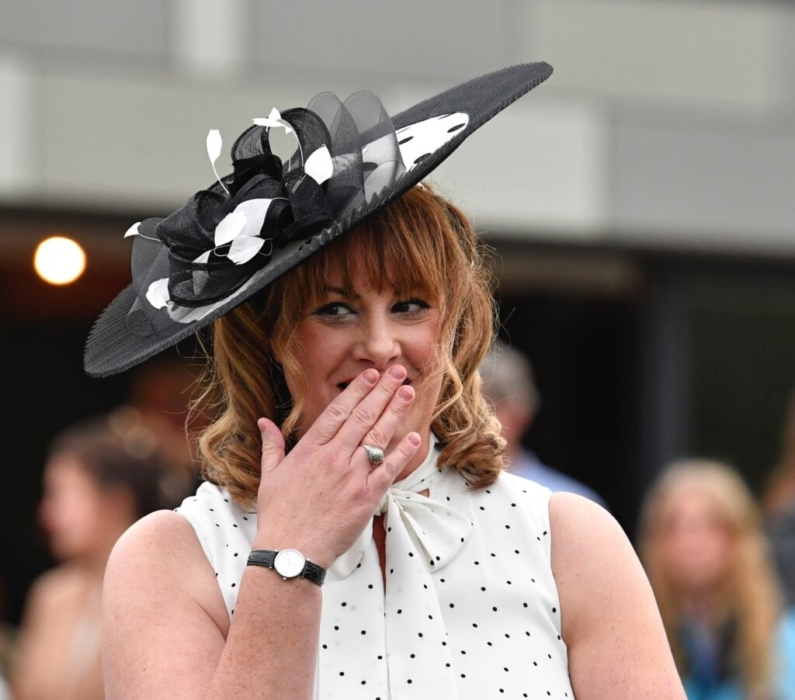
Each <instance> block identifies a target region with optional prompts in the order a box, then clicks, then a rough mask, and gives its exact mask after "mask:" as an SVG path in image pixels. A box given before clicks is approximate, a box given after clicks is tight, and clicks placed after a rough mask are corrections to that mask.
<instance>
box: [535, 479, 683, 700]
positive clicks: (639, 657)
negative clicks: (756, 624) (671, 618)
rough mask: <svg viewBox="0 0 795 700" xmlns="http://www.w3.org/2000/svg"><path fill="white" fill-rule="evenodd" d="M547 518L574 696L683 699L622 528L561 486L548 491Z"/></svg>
mask: <svg viewBox="0 0 795 700" xmlns="http://www.w3.org/2000/svg"><path fill="white" fill-rule="evenodd" d="M550 520H551V527H552V570H553V573H554V576H555V581H556V583H557V586H558V592H559V595H560V608H561V614H562V624H563V638H564V640H565V642H566V644H567V646H568V649H569V673H570V675H571V680H572V685H573V688H574V693H575V695H576V697H577V700H602V699H603V698H610V699H611V700H636V699H637V698H644V700H685V694H684V690H683V689H682V684H681V682H680V680H679V676H678V674H677V671H676V667H675V666H674V662H673V658H672V656H671V651H670V649H669V646H668V640H667V639H666V636H665V631H664V629H663V625H662V621H661V619H660V615H659V612H658V610H657V605H656V602H655V600H654V595H653V593H652V590H651V586H650V585H649V582H648V580H647V579H646V575H645V573H644V571H643V569H642V567H641V565H640V562H639V561H638V558H637V557H636V556H635V552H634V551H633V549H632V546H631V545H630V543H629V541H628V539H627V537H626V535H625V534H624V532H623V530H622V529H621V527H620V526H619V525H618V523H617V522H616V521H615V519H613V517H612V516H610V515H609V514H608V513H607V512H606V511H605V510H603V509H602V508H601V507H599V506H598V505H596V504H595V503H592V502H591V501H589V500H587V499H585V498H582V497H580V496H576V495H574V494H568V493H559V494H554V495H553V496H552V500H551V502H550Z"/></svg>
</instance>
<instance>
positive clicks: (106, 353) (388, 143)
mask: <svg viewBox="0 0 795 700" xmlns="http://www.w3.org/2000/svg"><path fill="white" fill-rule="evenodd" d="M551 74H552V67H551V66H549V65H548V64H546V63H529V64H525V65H518V66H513V67H511V68H505V69H503V70H500V71H497V72H495V73H490V74H488V75H484V76H481V77H480V78H475V79H474V80H470V81H468V82H466V83H463V84H461V85H459V86H457V87H454V88H452V89H450V90H447V91H446V92H443V93H441V94H439V95H436V96H435V97H432V98H430V99H427V100H425V101H423V102H420V103H419V104H417V105H415V106H414V107H411V108H410V109H407V110H406V111H404V112H401V113H400V114H398V115H397V116H395V117H393V118H390V117H389V115H388V114H387V112H386V110H385V109H384V108H383V106H382V105H381V102H380V101H379V99H378V98H377V97H376V96H375V95H374V94H372V93H370V92H358V93H356V94H354V95H352V96H351V97H349V98H348V99H347V100H346V101H345V102H344V103H343V102H340V100H339V99H337V97H336V96H335V95H333V94H332V93H328V92H326V93H321V94H320V95H318V96H317V97H315V98H314V99H313V100H312V101H311V102H310V103H309V105H308V107H307V108H306V109H300V108H299V109H290V110H286V111H283V112H281V113H279V112H278V111H277V110H275V109H274V110H272V111H271V113H270V115H269V116H268V117H266V118H262V119H255V120H254V126H252V127H250V128H249V129H247V130H246V131H245V132H243V134H241V136H240V137H239V138H238V139H237V141H236V142H235V144H234V146H233V147H232V163H233V173H232V174H230V175H227V176H226V177H223V178H219V179H218V181H217V182H215V183H214V184H213V185H212V186H211V187H209V188H208V189H206V190H202V191H200V192H198V193H196V194H195V195H194V196H193V197H192V198H191V199H190V200H189V201H188V203H187V204H186V205H185V206H184V207H182V208H181V209H179V210H178V211H176V212H174V213H173V214H171V215H170V216H168V217H166V218H165V219H147V220H146V221H143V222H141V223H139V224H136V225H135V226H133V227H132V228H131V229H130V230H129V231H128V232H127V234H126V235H128V236H132V237H134V243H133V252H132V277H133V281H132V283H131V284H130V285H129V286H128V287H127V288H126V289H124V291H122V292H121V293H120V294H119V295H118V296H117V297H116V298H115V299H114V300H113V301H112V302H111V304H110V305H109V306H108V308H107V309H105V311H104V312H103V313H102V315H101V316H100V317H99V319H98V320H97V322H96V324H95V325H94V328H93V329H92V331H91V334H90V335H89V338H88V341H87V343H86V351H85V358H84V365H85V369H86V372H87V373H88V374H89V375H91V376H95V377H104V376H108V375H111V374H115V373H117V372H121V371H123V370H126V369H129V368H130V367H133V366H134V365H136V364H138V363H140V362H142V361H144V360H146V359H148V358H149V357H152V356H153V355H156V354H157V353H159V352H161V351H163V350H165V349H166V348H168V347H171V346H172V345H175V344H176V343H178V342H179V341H180V340H182V339H184V338H187V337H188V336H190V335H192V334H193V333H195V332H196V331H198V330H199V329H201V328H203V327H204V326H206V325H208V324H209V323H211V322H212V321H214V320H215V319H217V318H218V317H219V316H221V315H223V314H225V313H226V312H227V311H229V310H230V309H232V308H234V307H235V306H237V305H238V304H240V303H241V302H242V301H244V300H245V299H247V298H248V297H250V296H251V295H252V294H254V293H255V292H257V291H259V290H261V289H263V288H264V287H266V286H267V285H268V284H270V283H271V282H272V281H273V280H274V279H276V278H277V277H279V276H280V275H282V274H283V273H285V272H286V271H287V270H289V269H290V268H292V267H294V266H295V265H297V264H299V263H300V262H301V261H302V260H304V259H306V258H307V257H308V256H310V255H311V254H312V253H314V252H315V251H317V250H318V249H320V248H322V247H323V246H324V245H326V244H327V243H328V242H330V241H332V240H334V239H335V238H337V236H340V235H341V234H343V233H345V231H348V230H349V229H351V228H353V227H354V226H356V225H357V224H359V223H360V222H362V221H363V220H364V219H365V218H366V217H367V216H369V215H370V214H372V213H373V212H376V211H378V210H379V209H381V208H382V207H384V206H386V205H387V204H389V203H390V202H392V201H393V200H395V199H396V198H397V197H400V196H401V195H402V194H404V193H405V192H406V191H407V190H409V189H410V188H411V187H413V186H414V185H416V184H417V183H419V182H420V181H421V180H422V179H423V178H424V177H426V176H427V175H428V174H429V173H430V172H431V171H432V170H433V169H434V168H436V166H438V165H439V164H440V163H441V162H442V161H443V160H444V159H445V158H447V156H449V155H450V154H451V153H452V152H453V151H454V150H455V149H456V148H457V147H458V146H459V145H460V144H461V143H462V142H463V141H464V139H465V138H467V136H469V135H470V134H471V133H472V132H473V131H475V130H476V129H477V128H478V127H480V126H481V125H483V124H485V123H486V122H487V121H488V120H489V119H491V118H492V117H493V116H494V115H495V114H497V113H498V112H500V111H502V110H503V109H505V108H506V107H507V106H508V105H509V104H511V103H512V102H513V101H514V100H516V99H518V98H519V97H521V96H522V95H524V94H525V93H527V92H529V91H530V90H532V89H533V88H534V87H536V85H539V84H540V83H542V82H543V81H544V80H546V79H547V78H548V77H549V76H550V75H551ZM274 128H283V129H285V131H286V132H287V133H289V134H294V135H295V138H296V140H297V144H298V147H297V149H296V151H295V152H294V153H293V155H292V156H290V158H289V159H288V160H287V161H286V162H284V163H282V161H281V160H280V159H279V158H278V157H277V156H276V155H274V154H273V153H272V151H271V148H270V144H269V133H270V130H271V129H274ZM220 142H221V138H220V135H219V134H218V132H217V131H211V132H210V134H209V135H208V137H207V149H208V154H209V155H210V158H211V160H212V162H213V167H215V165H214V163H215V159H216V158H217V157H218V155H219V153H220Z"/></svg>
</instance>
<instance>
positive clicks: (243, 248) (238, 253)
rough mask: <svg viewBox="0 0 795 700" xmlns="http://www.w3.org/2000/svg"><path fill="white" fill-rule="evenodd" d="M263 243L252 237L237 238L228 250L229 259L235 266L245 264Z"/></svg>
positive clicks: (259, 239)
mask: <svg viewBox="0 0 795 700" xmlns="http://www.w3.org/2000/svg"><path fill="white" fill-rule="evenodd" d="M264 243H265V241H264V240H262V239H261V238H255V237H252V236H238V237H237V238H236V239H235V240H234V241H232V245H231V247H230V248H229V259H230V260H231V261H232V262H233V263H235V264H236V265H242V264H243V263H247V262H248V261H249V260H251V258H253V257H254V256H255V255H256V254H257V253H259V251H260V248H262V246H263V245H264Z"/></svg>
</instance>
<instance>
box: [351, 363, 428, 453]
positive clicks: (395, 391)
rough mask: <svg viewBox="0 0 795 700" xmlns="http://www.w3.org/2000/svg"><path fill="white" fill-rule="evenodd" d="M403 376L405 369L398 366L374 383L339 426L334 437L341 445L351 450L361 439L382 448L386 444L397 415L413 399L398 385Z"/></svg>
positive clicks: (401, 383)
mask: <svg viewBox="0 0 795 700" xmlns="http://www.w3.org/2000/svg"><path fill="white" fill-rule="evenodd" d="M405 379H406V370H405V368H403V367H401V366H400V365H394V366H392V367H390V368H389V369H388V370H387V371H386V372H384V374H383V375H382V376H381V380H380V381H379V382H378V384H377V385H376V386H375V387H374V388H373V390H372V391H371V392H370V393H369V394H367V396H365V397H364V398H362V400H361V401H359V403H358V404H357V405H356V407H355V408H354V409H353V410H352V411H351V414H350V418H348V420H346V421H345V422H344V423H343V424H342V425H341V426H340V429H339V431H338V432H337V438H338V439H339V440H340V443H341V445H343V446H344V447H347V448H348V449H350V450H351V452H352V451H353V450H355V449H356V448H357V447H358V446H359V445H360V444H361V443H362V442H364V443H367V444H372V445H374V446H375V447H380V448H382V449H383V448H385V447H386V446H387V445H388V444H389V442H390V441H391V440H392V437H393V436H394V434H395V431H396V430H397V428H398V424H399V421H398V418H399V417H400V415H401V414H402V413H403V411H404V410H405V408H406V407H407V406H408V405H409V404H410V403H411V402H412V401H413V400H414V390H413V389H412V388H411V387H409V386H406V387H402V385H403V381H404V380H405ZM403 389H406V390H407V391H403ZM368 436H369V439H368Z"/></svg>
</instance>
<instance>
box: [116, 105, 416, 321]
mask: <svg viewBox="0 0 795 700" xmlns="http://www.w3.org/2000/svg"><path fill="white" fill-rule="evenodd" d="M254 121H255V126H252V127H250V128H249V129H247V130H246V131H245V132H243V134H241V136H240V137H239V138H238V139H237V141H236V142H235V144H234V146H233V147H232V163H233V173H232V175H229V176H227V177H225V178H223V179H219V180H218V182H216V183H214V184H213V185H212V186H211V187H210V188H208V189H205V190H201V191H200V192H198V193H196V194H195V195H194V196H193V197H192V198H191V199H190V200H189V201H188V203H187V204H186V205H185V206H184V207H182V208H181V209H179V210H177V211H176V212H174V213H173V214H171V215H170V216H168V217H167V218H165V219H163V220H162V221H160V222H159V223H157V224H156V226H155V228H154V233H155V235H156V237H157V240H159V241H160V243H162V245H163V246H165V251H167V253H166V254H167V260H168V270H167V272H166V270H165V269H164V268H163V264H162V263H163V262H164V260H163V258H164V250H162V249H161V250H158V249H157V246H154V247H153V246H152V245H151V243H152V242H154V241H153V238H154V237H153V236H149V235H147V234H146V233H144V232H143V231H141V230H140V227H139V230H138V231H137V233H139V234H140V235H139V237H138V239H137V240H136V244H135V246H136V248H140V250H139V251H136V252H134V255H133V259H134V264H133V283H134V285H135V286H136V288H137V290H138V297H139V302H140V305H136V306H135V307H134V309H133V310H132V312H131V313H132V315H133V318H131V322H132V323H133V324H134V326H135V327H136V328H138V329H139V331H143V332H147V331H146V324H142V323H140V321H141V320H142V319H137V320H136V319H135V316H137V314H138V312H139V311H140V310H143V311H144V314H145V316H146V318H147V321H148V323H149V324H150V325H151V326H152V327H153V328H155V329H157V328H158V327H160V326H161V325H163V324H165V325H166V326H167V325H168V322H167V321H166V319H165V318H162V319H158V318H157V317H158V316H162V314H158V313H157V312H158V311H159V310H161V309H163V308H167V309H168V311H169V312H170V315H171V316H172V317H175V316H176V317H177V318H180V317H184V316H185V315H186V314H187V313H190V312H189V310H190V309H197V308H203V307H206V306H208V305H211V304H213V303H215V302H218V301H222V300H224V299H226V298H227V297H229V295H230V294H232V293H234V292H235V291H236V290H238V289H239V288H240V287H241V286H242V285H243V284H244V283H245V282H246V281H247V280H248V279H250V278H251V276H252V275H253V274H254V273H255V272H256V271H257V270H258V269H260V268H262V267H263V266H265V265H267V264H268V262H269V261H270V259H271V256H272V254H273V252H274V249H275V248H283V247H284V246H285V245H287V244H289V243H290V242H292V241H294V240H303V239H307V238H309V237H311V236H313V235H314V234H315V233H317V232H318V231H321V230H323V229H324V228H327V227H328V226H330V225H331V224H332V223H333V222H334V220H335V218H336V217H338V216H339V215H340V214H341V213H342V211H343V210H345V209H350V208H352V207H355V206H357V205H359V204H363V203H365V201H366V199H367V196H368V192H370V193H372V192H374V191H375V184H376V183H375V181H374V182H373V183H371V184H370V186H369V187H368V183H367V181H368V180H369V179H370V177H371V176H372V175H373V174H374V173H378V177H377V178H376V180H380V181H381V183H382V186H383V185H386V184H388V182H389V181H393V178H395V177H397V176H399V175H401V174H403V173H404V172H405V167H404V166H403V162H402V159H401V156H400V150H399V148H398V143H397V138H396V136H395V129H394V127H393V126H392V122H391V120H390V118H389V115H388V114H387V113H386V111H385V110H384V109H383V107H382V105H381V102H380V100H378V98H377V97H376V96H375V95H373V94H372V93H357V94H356V95H354V96H353V97H352V98H350V99H349V100H348V101H347V102H346V103H345V104H343V103H341V102H340V101H339V100H338V99H337V97H336V96H335V95H333V94H331V93H323V94H321V95H318V96H317V97H316V98H315V99H314V100H313V101H312V102H311V103H310V105H309V107H308V108H307V109H300V108H299V109H291V110H288V111H285V112H284V113H283V114H279V112H278V111H276V110H273V111H272V112H271V115H270V116H269V117H268V118H267V119H255V120H254ZM275 127H282V128H284V129H285V130H286V131H287V132H288V133H293V134H294V135H295V137H296V140H297V144H298V148H297V149H296V151H295V152H294V153H293V155H292V156H291V157H290V158H289V159H288V160H287V161H286V162H285V163H282V161H281V159H280V158H279V157H278V156H276V155H275V154H274V153H273V152H272V150H271V146H270V131H271V129H273V128H275ZM374 131H375V132H376V133H375V134H374V133H373V132H374ZM214 134H217V132H211V133H210V136H208V146H209V143H210V139H211V137H213V135H214ZM374 135H375V136H376V140H378V141H380V143H379V145H378V147H377V148H372V147H371V146H372V143H373V136H374ZM217 138H218V140H219V142H220V135H218V136H217ZM363 150H367V151H368V153H367V157H368V160H367V161H366V162H365V160H364V154H363ZM211 159H213V156H212V154H211ZM387 174H388V175H389V177H388V178H387V177H385V176H386V175H387ZM147 228H151V227H147ZM133 233H134V232H133ZM153 256H154V257H153ZM166 280H167V281H166ZM147 302H148V303H147ZM148 307H149V308H148Z"/></svg>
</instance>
